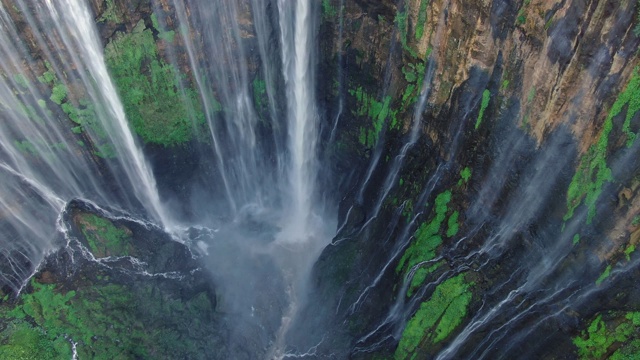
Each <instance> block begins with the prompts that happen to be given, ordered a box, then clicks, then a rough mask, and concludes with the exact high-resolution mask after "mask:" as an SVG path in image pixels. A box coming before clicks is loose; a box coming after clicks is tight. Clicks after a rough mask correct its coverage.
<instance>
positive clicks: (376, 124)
mask: <svg viewBox="0 0 640 360" xmlns="http://www.w3.org/2000/svg"><path fill="white" fill-rule="evenodd" d="M349 94H351V95H352V96H355V98H356V100H357V104H358V105H357V106H358V108H357V110H356V111H354V115H357V116H367V117H369V118H370V119H371V120H372V121H373V124H372V125H373V129H364V128H360V133H359V136H358V141H359V142H360V143H361V144H362V145H365V146H367V147H373V146H374V145H375V144H376V143H377V142H378V139H379V137H380V132H382V128H383V126H384V124H385V120H387V119H388V118H391V124H390V126H391V127H392V128H393V127H395V126H396V124H397V119H396V114H397V111H394V110H391V107H390V105H391V96H385V98H384V99H383V100H382V102H380V101H377V100H376V99H375V98H374V97H373V96H371V95H369V94H367V93H366V92H365V91H364V90H363V89H362V87H358V88H357V89H356V90H349Z"/></svg>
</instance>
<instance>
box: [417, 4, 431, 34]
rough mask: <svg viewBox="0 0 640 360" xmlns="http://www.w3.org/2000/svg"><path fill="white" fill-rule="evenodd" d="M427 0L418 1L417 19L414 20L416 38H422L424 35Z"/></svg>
mask: <svg viewBox="0 0 640 360" xmlns="http://www.w3.org/2000/svg"><path fill="white" fill-rule="evenodd" d="M428 6H429V0H421V1H420V9H418V20H417V22H416V40H418V41H419V40H420V39H422V35H424V25H425V24H426V23H427V7H428Z"/></svg>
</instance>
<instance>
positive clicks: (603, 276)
mask: <svg viewBox="0 0 640 360" xmlns="http://www.w3.org/2000/svg"><path fill="white" fill-rule="evenodd" d="M609 275H611V265H607V268H606V269H604V272H603V273H602V274H601V275H600V277H599V278H598V279H597V280H596V285H600V284H602V282H603V281H605V280H606V279H607V278H608V277H609Z"/></svg>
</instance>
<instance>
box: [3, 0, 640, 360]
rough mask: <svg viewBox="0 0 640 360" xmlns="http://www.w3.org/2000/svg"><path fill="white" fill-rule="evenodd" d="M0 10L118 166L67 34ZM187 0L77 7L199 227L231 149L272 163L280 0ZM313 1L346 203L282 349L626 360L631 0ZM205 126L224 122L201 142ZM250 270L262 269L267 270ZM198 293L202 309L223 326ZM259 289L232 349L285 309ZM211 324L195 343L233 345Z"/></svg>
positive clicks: (36, 80) (638, 76) (13, 10)
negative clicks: (256, 315) (89, 15)
mask: <svg viewBox="0 0 640 360" xmlns="http://www.w3.org/2000/svg"><path fill="white" fill-rule="evenodd" d="M2 3H3V4H4V5H3V7H4V8H6V11H7V12H8V14H9V15H8V16H9V17H11V19H13V21H14V22H15V24H16V27H17V28H18V29H21V30H22V31H21V32H20V36H21V40H22V43H24V44H25V47H26V48H27V49H28V50H27V52H28V53H29V59H28V61H27V60H25V61H24V62H23V63H22V66H23V67H24V69H22V70H23V71H20V69H14V71H16V72H20V73H21V74H25V75H23V76H26V77H25V79H24V81H26V83H28V84H31V85H30V91H31V92H33V94H32V95H33V96H36V94H35V92H34V90H33V88H36V89H37V92H39V94H40V96H39V97H41V98H42V99H40V100H42V102H40V101H39V100H38V102H37V104H38V105H39V106H41V107H43V110H42V111H43V113H44V111H46V110H48V111H50V112H51V113H52V114H54V115H55V119H57V120H58V121H59V122H60V123H62V124H64V126H63V127H66V128H69V129H73V131H72V132H71V131H68V134H66V135H65V137H66V138H68V139H69V140H70V141H69V144H71V145H70V146H72V147H73V149H71V150H72V152H74V153H78V154H82V156H83V157H87V158H91V159H92V161H93V162H95V163H97V164H99V166H98V169H100V171H101V172H102V171H104V172H105V174H104V177H105V178H109V179H110V180H109V179H107V180H105V182H107V183H116V182H117V178H118V175H117V173H109V172H108V171H106V170H105V169H106V168H107V167H108V166H107V164H109V162H110V161H112V160H111V159H113V156H110V155H111V152H109V151H108V150H109V149H108V146H107V145H108V144H106V143H105V142H106V141H107V140H105V139H104V138H102V137H101V136H100V134H101V132H100V128H99V126H98V125H96V121H95V117H96V114H95V112H94V110H93V109H92V108H91V107H90V106H89V105H87V101H86V100H87V97H88V95H87V94H88V93H90V91H88V90H87V89H86V88H83V84H81V83H79V82H77V81H75V80H74V79H77V78H78V76H79V74H78V73H80V72H81V71H80V70H78V69H77V68H76V66H75V65H73V62H72V61H71V60H70V56H71V55H68V54H69V53H73V51H71V50H70V49H64V48H63V47H64V46H63V44H62V42H61V41H60V36H57V35H53V36H51V37H46V38H44V39H39V38H38V36H37V33H38V31H40V30H41V29H37V30H36V29H35V28H34V27H32V26H31V24H30V23H29V21H30V20H29V19H28V17H26V16H25V13H28V11H26V10H27V9H26V8H18V7H15V6H12V4H10V2H7V1H3V2H2ZM200 5H202V4H201V3H200V2H198V1H192V2H185V3H184V4H182V3H181V2H172V1H164V0H161V1H147V0H139V1H121V0H93V1H91V7H92V11H93V13H94V16H95V22H96V25H97V27H98V30H99V36H100V40H101V41H102V44H103V45H104V49H105V52H104V60H105V63H106V65H107V67H108V70H109V72H110V74H111V76H112V78H113V81H114V84H115V86H116V87H117V90H118V93H119V95H120V98H121V100H122V103H123V107H124V111H125V112H126V115H127V119H128V120H129V126H130V127H131V128H132V129H133V131H134V132H135V134H136V135H137V137H138V140H139V141H140V143H141V144H143V147H144V152H145V155H146V156H147V157H148V158H149V159H150V161H151V163H152V167H153V170H154V174H155V176H156V178H157V179H158V187H159V189H160V193H161V194H162V195H163V198H165V199H169V201H172V202H173V203H175V209H174V212H175V213H177V214H180V217H182V218H183V219H182V220H185V221H190V222H192V223H198V221H199V220H200V219H209V214H208V213H206V212H207V211H209V210H210V207H207V206H205V205H202V204H210V203H221V205H220V207H222V208H224V206H226V204H225V203H224V201H220V200H219V199H220V198H222V197H224V194H223V193H224V191H225V189H224V186H223V183H224V181H226V180H225V179H224V174H221V173H222V172H224V169H223V170H220V169H221V168H224V166H223V165H221V164H224V163H225V162H226V161H227V164H228V163H234V162H241V161H242V160H244V159H242V158H241V157H236V155H237V154H238V153H240V152H242V149H243V148H244V147H246V146H248V145H250V146H251V147H255V148H258V149H260V150H261V151H262V152H263V153H264V154H267V155H265V156H264V158H265V159H269V161H268V162H267V166H268V167H273V168H277V167H278V166H280V165H281V164H278V163H277V159H276V157H277V154H278V153H279V152H282V148H279V147H280V146H282V143H283V138H284V137H285V131H284V130H283V128H284V122H283V121H282V120H281V119H282V118H284V117H285V113H286V110H285V109H286V99H285V96H286V95H285V94H284V92H283V91H280V89H281V88H282V86H283V84H284V80H283V79H282V74H281V73H280V72H279V70H278V69H277V68H270V67H269V65H268V64H279V61H280V60H281V59H279V57H280V56H282V55H281V52H280V51H281V50H282V49H280V48H279V45H278V44H279V41H280V40H279V36H280V33H279V30H278V29H277V28H278V26H277V18H278V16H279V15H278V12H277V4H276V3H275V2H274V1H267V0H251V1H249V0H246V1H244V0H243V1H235V0H234V1H229V2H227V1H220V2H217V3H216V4H215V6H213V5H211V4H205V5H203V6H207V8H206V9H209V10H207V11H204V10H203V9H204V8H200V7H199V6H200ZM208 6H211V8H209V7H208ZM314 6H315V7H316V10H317V11H316V13H317V16H318V19H317V20H318V26H317V33H318V36H317V44H318V45H317V49H316V52H315V54H314V55H315V57H316V59H315V60H316V63H317V69H318V76H317V79H316V87H317V93H318V102H319V105H320V106H319V108H320V118H321V121H320V128H321V135H320V139H319V140H320V141H319V142H320V154H319V159H320V161H321V162H322V166H323V168H324V169H325V171H323V172H322V173H321V174H320V179H319V180H318V183H319V184H321V185H319V186H321V187H322V190H323V191H324V192H325V193H330V194H332V195H329V196H327V197H328V198H332V199H341V203H340V216H339V224H338V231H337V235H336V236H335V238H334V240H333V242H332V244H331V245H330V246H328V247H327V248H326V249H325V250H324V252H323V254H322V256H321V257H320V259H319V260H318V262H317V263H316V265H315V267H314V272H313V275H312V279H311V282H310V286H309V294H308V296H307V299H306V302H307V303H306V305H305V306H304V307H303V308H301V309H300V311H299V312H298V314H297V315H296V317H295V318H294V320H293V322H292V323H291V327H290V329H289V331H288V333H287V335H286V341H285V343H286V344H291V348H293V349H295V351H294V352H295V353H297V354H303V353H307V354H310V353H313V354H315V355H317V356H333V357H336V358H362V359H369V358H390V357H394V358H396V359H409V358H435V357H438V358H472V359H476V358H501V357H503V358H513V357H516V356H517V357H519V358H523V357H524V358H558V357H563V356H565V355H566V354H572V355H571V357H572V358H578V357H580V358H589V357H593V358H607V357H612V358H625V357H627V358H628V357H629V356H633V355H634V354H635V356H637V354H638V348H639V345H638V341H639V340H638V339H637V334H638V330H639V328H640V316H639V315H638V314H639V311H640V300H639V299H640V293H639V292H638V290H637V286H635V282H634V279H637V276H638V275H640V274H639V271H638V266H637V265H638V261H639V259H640V258H639V256H638V254H637V253H636V251H635V250H636V246H637V244H638V242H640V215H639V214H640V198H639V197H638V193H639V191H640V177H639V176H638V174H639V173H640V172H639V171H640V163H639V162H638V161H637V158H638V150H639V145H638V144H637V142H636V137H637V133H638V131H640V115H638V110H640V73H639V72H638V71H640V70H638V65H640V64H639V60H638V57H637V52H638V45H639V44H640V37H639V36H638V35H640V25H639V24H638V19H637V16H636V14H637V12H638V11H639V9H638V4H637V2H636V1H633V0H621V1H616V0H601V1H596V0H592V1H588V0H560V1H547V0H523V1H511V0H484V1H460V0H401V1H390V0H377V1H374V0H323V1H322V2H320V1H318V2H314ZM40 27H42V25H40ZM41 42H44V43H45V44H46V46H43V44H42V43H41ZM265 44H266V45H268V47H267V48H263V47H264V46H265ZM46 47H49V48H51V49H53V48H56V49H58V50H59V54H57V53H56V56H51V55H50V54H48V53H47V52H46V51H44V50H43V48H46ZM267 58H268V59H267ZM52 59H55V60H52ZM267 60H269V61H267ZM69 64H71V65H69ZM4 72H7V68H3V74H4ZM47 74H49V75H47ZM4 76H5V77H7V78H8V74H4ZM14 82H15V84H13V85H15V86H14V87H16V89H17V90H16V91H18V90H20V88H18V86H20V84H19V82H18V80H15V81H14ZM63 85H64V86H63ZM61 86H63V87H64V89H65V90H64V91H63V94H62V95H61V94H60V93H59V92H60V89H61ZM85 87H86V84H85ZM24 88H26V86H24ZM56 89H58V94H56ZM23 92H25V91H23ZM229 94H234V96H235V97H234V96H231V95H229ZM236 95H237V96H236ZM36 97H37V96H36ZM34 99H35V98H34ZM25 101H26V100H25ZM241 102H242V104H239V103H241ZM33 103H35V100H33ZM0 105H2V104H0ZM54 115H51V116H52V118H54ZM237 118H242V119H244V118H251V119H257V120H256V122H255V124H251V126H254V127H253V128H252V129H254V131H252V132H251V134H252V135H254V137H252V138H251V139H243V138H241V137H239V136H238V137H233V134H236V133H235V132H234V131H237V133H238V134H240V135H241V134H243V133H245V130H246V128H245V127H242V126H240V125H238V129H236V128H235V127H234V126H236V123H234V122H233V121H232V119H237ZM245 125H246V124H245ZM216 129H217V130H218V131H220V133H224V134H227V135H228V134H232V135H229V136H224V137H219V138H216ZM71 140H73V141H71ZM239 140H242V141H239ZM244 140H247V142H243V141H244ZM22 150H24V149H22ZM31 155H32V154H31ZM274 172H275V170H274ZM234 179H236V178H234ZM254 181H257V182H260V181H265V179H254ZM211 184H214V185H211ZM241 185H242V186H244V185H247V184H244V183H243V184H241ZM249 185H250V184H249ZM114 187H115V186H114ZM122 196H123V197H126V194H124V195H122ZM185 199H189V200H185ZM194 204H199V205H198V206H196V205H194ZM230 205H231V204H230ZM85 216H89V215H85ZM98 221H99V220H98ZM253 225H255V224H252V226H253ZM78 226H80V225H78ZM256 226H257V225H256ZM263 230H264V229H263ZM269 231H272V230H268V231H267V230H264V232H267V233H268V232H269ZM218 246H221V247H222V248H223V249H224V248H225V246H229V247H230V246H232V245H228V244H225V245H218ZM60 256H62V255H60ZM248 258H250V256H248ZM262 261H264V263H265V264H266V265H265V264H262V263H261V262H262ZM257 263H259V264H257V265H255V266H256V268H255V269H254V268H251V270H252V271H254V272H259V271H261V270H264V269H267V268H268V269H271V267H275V266H274V265H273V264H272V263H271V262H270V261H268V260H265V259H262V258H261V259H260V261H257ZM194 266H195V265H194ZM185 268H186V267H185ZM256 269H257V270H256ZM270 271H271V270H270ZM192 275H193V273H192ZM214 277H215V275H214ZM236 277H237V278H241V276H240V275H237V276H236ZM43 278H45V280H46V276H45V274H39V275H38V276H37V277H36V279H35V280H34V282H33V283H32V285H31V288H32V289H31V290H33V291H36V292H37V291H40V290H41V286H42V285H41V284H40V283H41V282H42V281H41V280H42V279H43ZM267 278H268V276H267V275H265V274H262V278H259V279H261V281H262V282H261V283H263V284H271V283H270V282H269V280H268V279H267ZM234 279H235V278H234ZM195 280H197V281H201V279H200V278H198V279H195ZM195 280H194V281H195ZM100 281H102V280H101V279H100ZM202 281H204V280H202ZM271 281H274V283H275V284H276V285H277V286H274V289H280V286H282V287H283V288H284V285H283V284H281V283H279V282H278V281H277V280H271ZM45 283H46V282H45ZM39 284H40V285H39ZM171 286H173V284H172V285H171ZM247 287H249V286H248V285H247ZM263 287H264V289H267V288H268V287H269V286H268V285H263ZM47 289H48V288H47ZM47 289H45V290H47ZM69 289H70V288H64V287H61V288H60V287H59V288H58V290H61V291H65V292H66V293H67V294H68V291H69ZM170 290H171V291H174V289H173V287H170ZM197 290H198V291H200V289H197ZM194 291H195V290H194ZM207 291H208V292H206V294H205V295H206V304H205V305H206V308H207V311H208V312H210V313H211V314H209V313H207V314H208V315H210V316H211V318H212V319H213V318H215V321H216V322H217V323H218V324H223V325H225V326H226V325H227V324H226V323H223V322H222V321H220V320H219V319H218V315H220V314H218V313H219V311H220V310H219V309H218V307H219V306H220V305H219V304H217V303H216V300H213V298H212V295H211V293H213V290H212V289H208V290H207ZM265 291H266V292H274V293H275V292H277V291H276V290H273V289H271V290H265ZM194 293H195V292H194ZM167 294H168V295H167V296H168V297H170V298H173V297H175V296H174V295H175V294H173V293H171V292H168V293H167ZM191 295H193V294H190V296H191ZM196 295H197V294H196ZM205 295H202V298H203V299H204V298H205ZM198 296H200V295H198ZM188 298H189V301H191V300H192V299H191V297H188ZM193 298H194V299H196V300H198V299H199V298H197V296H195V295H194V296H193ZM273 298H274V299H277V297H276V296H274V297H273ZM265 299H266V300H265ZM270 299H271V298H268V297H266V296H265V297H264V299H261V300H263V303H262V304H261V305H263V310H264V309H271V311H272V313H270V314H263V315H262V316H263V317H264V318H265V319H267V318H268V319H267V320H264V321H263V323H260V324H258V325H260V326H257V325H256V324H254V323H251V324H250V325H246V326H247V328H246V329H250V330H251V331H247V332H246V333H242V334H240V335H242V336H239V337H237V338H236V340H234V341H235V342H233V346H228V349H227V348H226V349H227V350H225V351H228V352H229V353H234V352H235V351H236V350H237V349H239V348H240V347H242V344H243V342H244V341H251V346H250V348H251V349H250V350H247V354H243V356H246V357H247V358H252V357H255V356H258V355H256V354H259V356H265V354H266V353H267V350H266V347H267V346H270V344H272V343H273V342H274V338H275V337H276V332H278V329H279V328H278V327H279V326H280V325H281V324H280V323H279V320H280V317H282V316H284V313H285V310H286V306H285V305H286V304H284V301H282V299H279V300H280V301H270ZM200 300H202V299H200ZM194 301H195V300H194ZM198 301H199V300H198ZM250 302H251V301H247V304H248V303H250ZM196 305H198V304H196ZM243 305H245V304H244V303H243ZM194 306H195V305H194ZM198 306H200V305H198ZM213 307H215V308H216V309H213ZM227 307H228V308H229V309H233V308H235V306H233V304H227ZM251 309H252V312H251V317H253V307H251ZM223 310H224V306H223ZM258 310H260V309H258ZM265 311H266V310H265ZM258 312H259V311H258ZM189 314H190V315H193V314H192V313H191V312H190V313H189ZM281 315H282V316H281ZM242 319H243V321H244V320H247V319H244V318H242ZM227 321H229V320H227ZM229 322H230V323H231V322H233V321H229ZM247 322H249V320H247ZM261 324H267V326H266V327H265V326H261ZM220 327H221V328H222V327H223V326H222V325H220ZM29 329H30V330H33V329H31V327H30V325H29ZM246 329H245V330H246ZM265 329H266V330H265ZM205 330H206V329H203V330H202V331H203V332H202V334H201V337H202V339H204V340H203V341H205V342H206V341H207V340H206V339H207V338H211V339H214V340H215V342H220V343H226V342H228V341H230V340H229V339H227V337H225V336H222V335H220V334H218V333H217V332H216V331H217V330H215V331H213V333H209V332H207V331H205ZM221 331H222V330H221ZM225 331H226V330H225ZM238 331H240V330H238ZM247 334H251V336H253V335H254V334H255V338H256V339H254V340H255V341H254V340H251V339H249V338H250V337H251V336H250V335H247ZM235 335H237V334H236V333H233V334H231V335H230V336H232V337H233V336H235ZM238 339H241V340H238ZM3 341H4V340H3ZM212 341H213V340H212ZM87 342H88V341H87ZM163 346H164V345H163ZM193 346H200V344H196V345H193ZM220 346H223V345H220ZM150 348H153V346H151V345H150ZM67 350H68V349H67ZM67 350H65V351H67ZM187 350H188V351H187V352H186V353H190V351H195V350H194V349H191V348H190V349H187ZM196 352H197V351H196Z"/></svg>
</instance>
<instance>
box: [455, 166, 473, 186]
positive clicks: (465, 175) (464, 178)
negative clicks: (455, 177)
mask: <svg viewBox="0 0 640 360" xmlns="http://www.w3.org/2000/svg"><path fill="white" fill-rule="evenodd" d="M469 180H471V169H470V168H469V167H468V166H467V167H465V168H464V169H462V170H461V171H460V181H458V186H461V185H462V184H463V183H465V184H466V183H468V182H469Z"/></svg>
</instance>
